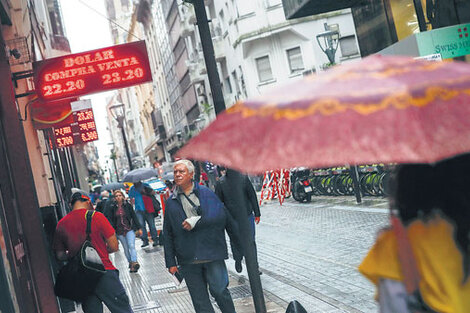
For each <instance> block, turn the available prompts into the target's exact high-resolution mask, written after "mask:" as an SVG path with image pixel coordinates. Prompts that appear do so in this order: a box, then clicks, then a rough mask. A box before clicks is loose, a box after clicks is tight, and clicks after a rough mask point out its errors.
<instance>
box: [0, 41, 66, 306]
mask: <svg viewBox="0 0 470 313" xmlns="http://www.w3.org/2000/svg"><path fill="white" fill-rule="evenodd" d="M0 47H2V49H0V81H1V82H2V83H1V84H0V253H1V254H0V310H1V311H2V312H7V313H10V312H12V313H13V312H31V313H33V312H47V313H54V312H59V309H58V305H57V299H56V297H55V295H54V292H53V283H52V270H51V265H50V264H51V262H50V257H49V252H48V247H47V244H46V239H45V233H44V228H43V222H42V217H41V212H40V210H39V207H38V201H37V198H36V191H35V187H34V181H33V176H32V171H31V165H30V163H29V157H28V152H27V149H26V141H25V135H24V132H23V128H22V125H21V124H20V118H19V115H18V110H17V106H16V103H15V98H14V93H13V85H12V79H11V71H10V65H9V63H8V58H7V55H6V49H4V47H5V42H4V40H3V37H2V35H1V33H0Z"/></svg>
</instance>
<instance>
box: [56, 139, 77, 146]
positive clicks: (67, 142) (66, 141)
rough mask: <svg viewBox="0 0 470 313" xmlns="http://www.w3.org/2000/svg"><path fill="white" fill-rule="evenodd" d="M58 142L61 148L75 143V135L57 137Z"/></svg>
mask: <svg viewBox="0 0 470 313" xmlns="http://www.w3.org/2000/svg"><path fill="white" fill-rule="evenodd" d="M56 143H57V146H58V147H59V148H61V147H65V146H70V145H73V137H72V136H67V137H61V138H56Z"/></svg>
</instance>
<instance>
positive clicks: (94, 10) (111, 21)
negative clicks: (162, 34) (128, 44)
mask: <svg viewBox="0 0 470 313" xmlns="http://www.w3.org/2000/svg"><path fill="white" fill-rule="evenodd" d="M78 2H80V3H81V4H83V5H84V6H86V7H87V8H89V9H90V10H92V11H93V12H95V13H96V14H98V15H99V16H101V17H103V18H105V19H106V20H108V22H110V23H112V24H114V25H116V26H117V27H119V28H120V29H122V30H123V31H125V32H126V33H128V34H129V35H132V36H134V37H135V38H137V40H142V39H141V38H139V37H137V36H136V35H134V34H133V33H131V32H129V31H128V30H127V29H125V28H124V27H122V26H121V25H119V24H118V23H117V22H116V21H114V20H112V19H110V18H109V17H107V16H106V15H104V14H103V13H101V12H100V11H98V10H97V9H95V8H93V7H92V6H90V5H89V4H87V3H85V2H84V1H83V0H78Z"/></svg>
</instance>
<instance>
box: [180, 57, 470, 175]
mask: <svg viewBox="0 0 470 313" xmlns="http://www.w3.org/2000/svg"><path fill="white" fill-rule="evenodd" d="M468 151H470V65H469V64H467V63H461V62H428V61H422V60H414V59H412V58H409V57H385V56H378V55H376V56H371V57H367V58H365V59H363V60H361V61H359V62H356V63H349V64H346V65H341V66H336V67H335V68H333V69H331V70H329V71H328V72H327V73H324V74H318V75H313V76H309V77H306V78H304V79H302V80H300V81H296V82H293V83H289V84H287V85H284V86H282V87H276V88H274V89H272V90H271V91H270V92H266V93H265V94H264V95H262V96H259V97H254V98H250V99H247V100H244V101H239V102H238V103H236V104H235V105H234V106H233V107H231V108H229V109H227V111H226V112H224V113H223V114H221V115H220V116H218V118H217V119H216V120H215V121H214V122H213V123H212V124H210V125H209V126H208V127H207V128H206V129H204V130H203V131H202V132H201V133H200V134H199V135H198V136H196V137H194V138H193V139H191V140H190V141H189V142H188V143H187V144H186V145H185V146H184V147H183V148H182V149H181V150H180V151H179V152H178V156H180V157H185V158H191V159H196V160H209V161H211V162H213V163H216V164H223V165H225V166H227V167H230V168H234V169H238V170H240V171H243V172H247V173H261V172H264V171H265V170H270V169H278V168H291V167H295V166H305V167H311V168H313V167H330V166H337V165H344V164H367V163H375V162H383V163H395V162H396V163H414V162H427V163H429V162H435V161H437V160H440V159H443V158H447V157H450V156H453V155H456V154H460V153H464V152H468Z"/></svg>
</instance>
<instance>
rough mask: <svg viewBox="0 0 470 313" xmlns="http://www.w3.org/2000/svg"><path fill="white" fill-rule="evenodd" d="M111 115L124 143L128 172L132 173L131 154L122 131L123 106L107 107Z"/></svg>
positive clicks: (124, 132)
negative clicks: (119, 129)
mask: <svg viewBox="0 0 470 313" xmlns="http://www.w3.org/2000/svg"><path fill="white" fill-rule="evenodd" d="M109 111H110V112H111V115H112V116H113V118H114V119H115V120H116V122H117V123H118V127H119V128H121V134H122V140H123V141H124V148H125V149H126V156H127V162H128V163H129V170H130V171H132V170H133V169H134V168H133V166H132V160H131V153H130V152H129V146H128V144H127V137H126V131H125V130H124V104H122V103H118V104H115V105H112V106H110V107H109Z"/></svg>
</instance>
